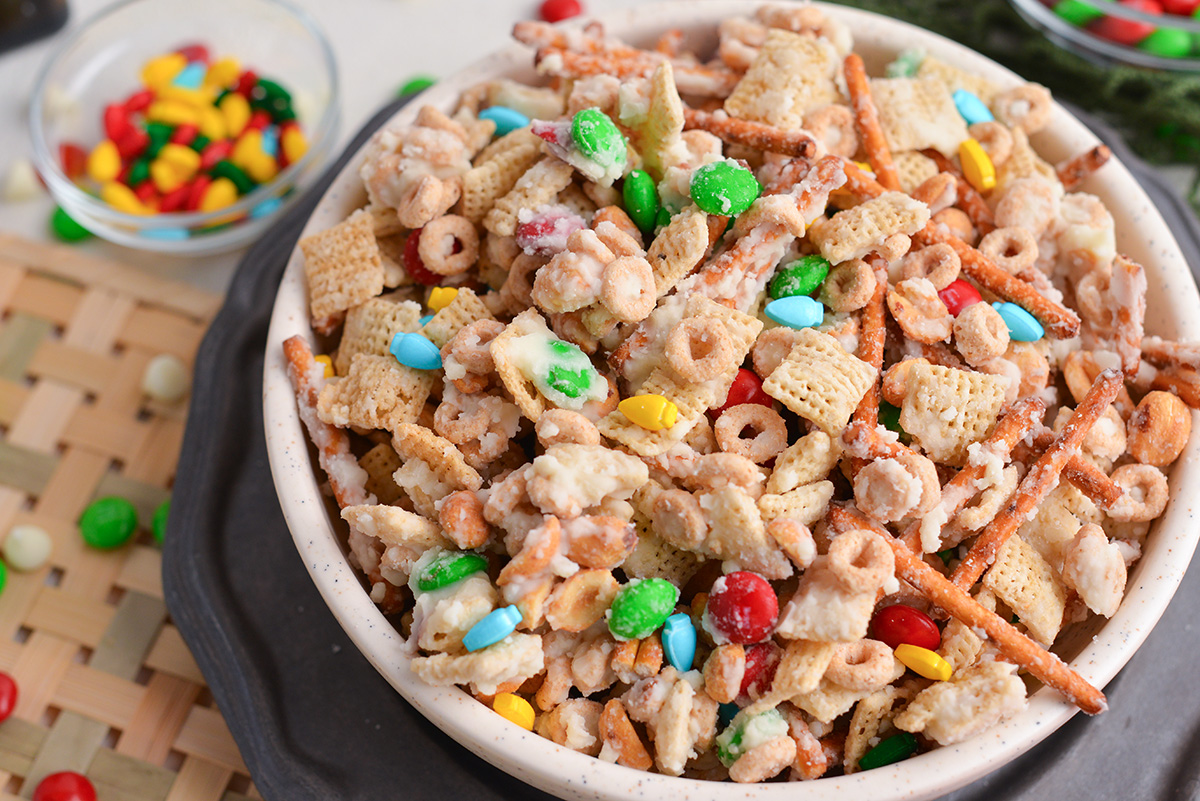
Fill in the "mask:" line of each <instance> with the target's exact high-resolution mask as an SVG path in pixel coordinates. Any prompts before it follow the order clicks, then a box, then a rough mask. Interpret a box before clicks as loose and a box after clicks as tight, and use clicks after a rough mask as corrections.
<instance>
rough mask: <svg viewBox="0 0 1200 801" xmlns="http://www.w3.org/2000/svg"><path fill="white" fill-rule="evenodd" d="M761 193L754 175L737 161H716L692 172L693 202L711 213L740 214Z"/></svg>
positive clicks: (760, 187) (730, 215)
mask: <svg viewBox="0 0 1200 801" xmlns="http://www.w3.org/2000/svg"><path fill="white" fill-rule="evenodd" d="M761 191H762V186H760V185H759V183H758V180H757V179H755V177H754V173H752V172H750V171H749V170H748V169H746V168H745V167H743V166H741V165H740V164H737V163H736V162H732V161H714V162H712V163H710V164H705V165H704V166H703V167H700V168H699V169H697V170H696V171H695V172H693V173H692V183H691V194H692V200H694V201H695V202H696V205H697V206H699V207H700V208H701V210H703V211H706V212H708V213H709V214H720V215H724V216H727V217H732V216H734V215H737V214H741V213H742V212H743V211H745V210H746V209H748V208H750V204H751V203H753V202H754V201H755V200H757V199H758V195H759V193H760V192H761Z"/></svg>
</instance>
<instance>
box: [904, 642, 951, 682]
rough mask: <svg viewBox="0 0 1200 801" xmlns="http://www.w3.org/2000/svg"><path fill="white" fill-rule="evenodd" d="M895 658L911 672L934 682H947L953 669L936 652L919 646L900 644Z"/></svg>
mask: <svg viewBox="0 0 1200 801" xmlns="http://www.w3.org/2000/svg"><path fill="white" fill-rule="evenodd" d="M896 658H897V659H899V660H900V661H901V662H902V663H903V664H904V666H905V667H906V668H908V669H909V670H911V671H912V672H914V673H916V674H918V675H920V676H924V677H925V678H927V679H933V680H934V681H949V679H950V676H952V675H953V674H954V668H952V667H950V663H949V662H947V661H946V660H945V659H943V658H942V657H941V655H939V654H938V653H937V652H936V651H932V650H930V649H928V648H922V647H921V646H919V645H911V644H910V643H901V644H900V645H899V646H897V647H896Z"/></svg>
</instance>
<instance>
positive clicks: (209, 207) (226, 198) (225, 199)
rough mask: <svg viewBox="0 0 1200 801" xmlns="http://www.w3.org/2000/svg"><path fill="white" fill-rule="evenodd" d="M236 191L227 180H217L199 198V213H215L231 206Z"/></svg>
mask: <svg viewBox="0 0 1200 801" xmlns="http://www.w3.org/2000/svg"><path fill="white" fill-rule="evenodd" d="M237 196H238V190H237V186H235V185H234V183H233V181H231V180H229V179H228V178H217V179H216V180H215V181H213V182H212V183H211V184H208V188H207V189H205V190H204V194H203V196H202V197H201V198H200V211H217V210H218V209H223V208H225V207H226V206H232V205H233V203H234V201H236V200H237Z"/></svg>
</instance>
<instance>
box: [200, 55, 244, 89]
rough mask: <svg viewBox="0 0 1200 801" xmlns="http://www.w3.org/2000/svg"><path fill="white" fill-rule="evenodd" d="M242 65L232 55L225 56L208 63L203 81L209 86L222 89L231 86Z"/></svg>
mask: <svg viewBox="0 0 1200 801" xmlns="http://www.w3.org/2000/svg"><path fill="white" fill-rule="evenodd" d="M241 71H242V65H241V64H240V63H238V60H237V59H236V58H234V57H233V56H225V57H223V58H220V59H218V60H216V61H214V62H213V63H212V64H211V65H209V68H208V72H207V73H205V75H204V82H205V83H206V84H208V85H209V86H215V87H218V88H221V89H224V88H226V87H228V86H233V85H234V83H236V82H237V79H238V75H240V74H241Z"/></svg>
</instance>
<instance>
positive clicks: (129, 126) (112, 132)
mask: <svg viewBox="0 0 1200 801" xmlns="http://www.w3.org/2000/svg"><path fill="white" fill-rule="evenodd" d="M131 130H133V123H132V122H130V121H129V109H127V108H125V105H124V104H122V103H111V104H109V105H107V106H105V107H104V135H105V136H107V137H108V138H109V139H111V140H113V141H114V142H115V141H117V140H118V139H121V138H123V137H125V136H126V135H127V134H128V133H129V132H130V131H131Z"/></svg>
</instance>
